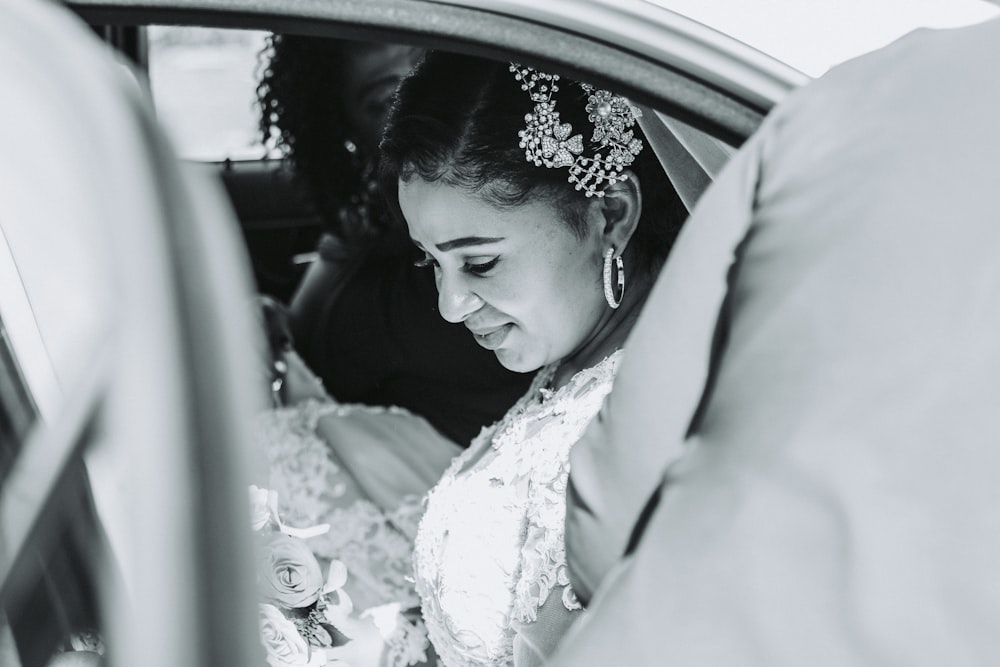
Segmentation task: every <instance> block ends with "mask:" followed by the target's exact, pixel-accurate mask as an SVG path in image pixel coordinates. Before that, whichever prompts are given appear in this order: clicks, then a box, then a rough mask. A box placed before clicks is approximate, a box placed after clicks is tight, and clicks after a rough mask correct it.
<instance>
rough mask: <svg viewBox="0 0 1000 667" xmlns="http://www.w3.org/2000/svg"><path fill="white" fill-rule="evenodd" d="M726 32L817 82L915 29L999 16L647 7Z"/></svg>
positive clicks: (884, 7)
mask: <svg viewBox="0 0 1000 667" xmlns="http://www.w3.org/2000/svg"><path fill="white" fill-rule="evenodd" d="M646 1H647V2H649V3H651V4H656V5H659V6H663V7H667V8H669V9H671V10H672V11H674V12H677V13H678V14H682V15H684V16H686V17H688V18H690V19H693V20H695V21H698V22H700V23H702V24H704V25H706V26H710V27H711V28H713V29H715V30H718V31H719V32H722V33H725V34H727V35H729V36H731V37H733V38H735V39H737V40H739V41H741V42H743V43H745V44H748V45H750V46H753V47H754V48H756V49H759V50H760V51H762V52H764V53H767V54H768V55H770V56H772V57H774V58H776V59H777V60H780V61H782V62H784V63H787V64H788V65H790V66H792V67H794V68H796V69H798V70H799V71H801V72H804V73H805V74H807V75H809V76H811V77H816V76H819V75H821V74H822V73H823V72H825V71H826V70H828V69H829V68H830V67H832V66H833V65H836V64H837V63H840V62H843V61H845V60H849V59H851V58H854V57H856V56H859V55H861V54H863V53H867V52H869V51H873V50H875V49H878V48H880V47H882V46H885V45H886V44H888V43H890V42H892V41H894V40H896V39H898V38H899V37H901V36H903V35H904V34H906V33H908V32H911V31H913V30H916V29H919V28H953V27H959V26H963V25H970V24H972V23H979V22H981V21H985V20H988V19H991V18H994V17H996V16H998V15H1000V7H998V6H997V4H996V3H994V2H987V1H985V0H947V1H942V0H810V2H802V1H801V0H752V1H748V0H714V1H713V2H704V0H646Z"/></svg>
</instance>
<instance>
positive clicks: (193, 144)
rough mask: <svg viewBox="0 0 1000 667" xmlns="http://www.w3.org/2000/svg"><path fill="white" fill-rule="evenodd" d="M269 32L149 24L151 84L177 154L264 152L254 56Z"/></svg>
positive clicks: (212, 157) (203, 156)
mask: <svg viewBox="0 0 1000 667" xmlns="http://www.w3.org/2000/svg"><path fill="white" fill-rule="evenodd" d="M267 35H268V33H266V32H261V31H253V30H229V29H221V28H200V27H188V26H150V27H149V28H148V31H147V36H148V41H149V52H148V63H149V82H150V88H151V91H152V95H153V103H154V105H155V108H156V113H157V116H158V117H159V119H160V121H161V123H162V124H163V125H164V126H165V127H166V129H167V132H168V134H169V135H170V137H171V138H172V139H173V141H174V147H175V149H176V151H177V152H178V153H179V155H180V156H181V157H182V158H186V159H190V160H199V161H222V160H227V159H228V160H254V159H260V158H262V157H266V156H268V153H269V151H268V149H267V148H265V146H264V144H263V142H262V141H261V138H260V136H259V135H260V131H259V130H258V129H257V128H258V111H257V104H256V99H257V97H256V89H257V78H258V76H257V74H258V71H257V69H258V61H259V58H258V55H259V54H260V52H261V50H262V49H263V48H264V46H265V44H266V39H267Z"/></svg>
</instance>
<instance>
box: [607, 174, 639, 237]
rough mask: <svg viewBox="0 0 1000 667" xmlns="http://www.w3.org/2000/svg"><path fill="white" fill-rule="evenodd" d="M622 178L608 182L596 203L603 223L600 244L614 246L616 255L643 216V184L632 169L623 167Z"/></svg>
mask: <svg viewBox="0 0 1000 667" xmlns="http://www.w3.org/2000/svg"><path fill="white" fill-rule="evenodd" d="M623 175H627V178H625V179H624V180H619V181H617V182H616V183H614V184H612V185H609V186H608V187H607V189H606V190H605V191H604V196H603V197H601V198H599V199H597V198H596V197H595V199H597V202H595V207H596V209H597V211H598V212H599V215H600V220H601V223H602V228H601V230H602V231H601V236H602V247H604V248H608V247H614V249H615V255H616V256H617V255H621V254H622V253H623V252H625V246H627V245H628V242H629V241H630V240H631V239H632V234H633V233H634V232H635V229H636V227H638V225H639V218H640V217H641V216H642V187H641V185H640V183H639V179H638V178H637V177H636V175H635V173H634V172H631V171H626V172H625V173H624V174H623Z"/></svg>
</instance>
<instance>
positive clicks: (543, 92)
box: [510, 63, 642, 197]
mask: <svg viewBox="0 0 1000 667" xmlns="http://www.w3.org/2000/svg"><path fill="white" fill-rule="evenodd" d="M510 71H511V72H512V73H513V74H514V78H515V79H517V80H518V81H520V82H521V90H523V91H525V92H527V93H528V96H529V97H530V98H531V101H532V102H534V104H535V107H534V110H533V111H532V112H531V113H529V114H525V116H524V123H525V127H524V129H523V130H520V131H518V133H517V136H519V137H520V138H521V140H520V142H519V143H518V145H519V146H520V147H521V148H523V149H524V157H525V159H526V160H527V161H528V162H532V163H534V164H535V165H536V166H539V167H548V168H549V169H554V168H560V167H569V182H570V183H572V184H573V185H574V186H575V187H576V189H577V190H581V191H583V193H584V194H585V195H587V196H588V197H593V196H597V197H603V196H604V190H605V188H607V187H608V186H609V185H614V184H615V183H617V182H618V181H623V180H625V179H626V178H627V177H628V174H626V173H625V170H626V169H627V168H628V167H629V165H631V164H632V162H633V160H635V156H636V155H638V154H639V151H641V150H642V140H641V139H639V138H637V137H636V136H635V133H634V132H633V130H632V129H631V128H632V127H633V126H634V125H635V121H636V118H639V117H640V116H642V111H641V110H640V109H638V108H637V107H635V106H632V104H631V103H630V102H629V101H628V100H627V99H626V98H624V97H622V96H621V95H615V94H613V93H612V92H610V91H608V90H603V89H598V88H594V86H591V85H589V84H586V83H579V84H577V85H579V86H580V87H581V88H583V90H584V92H586V93H587V95H588V98H587V106H586V110H587V120H589V121H590V122H591V123H593V124H594V133H593V135H592V136H591V138H590V143H591V144H592V145H593V149H592V150H593V155H592V156H587V155H584V152H585V151H586V146H585V145H584V140H583V135H582V134H580V133H577V134H573V126H572V125H571V124H570V123H561V122H559V112H558V111H556V102H555V99H554V95H555V94H556V93H557V92H558V91H559V84H558V82H559V75H558V74H546V73H544V72H539V71H538V70H536V69H532V68H530V67H524V66H522V65H518V64H516V63H511V66H510Z"/></svg>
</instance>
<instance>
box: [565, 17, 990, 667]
mask: <svg viewBox="0 0 1000 667" xmlns="http://www.w3.org/2000/svg"><path fill="white" fill-rule="evenodd" d="M998 45H1000V21H998V20H993V21H990V22H987V23H984V24H981V25H976V26H973V27H969V28H962V29H956V30H942V31H929V30H923V31H918V32H916V33H914V34H912V35H909V36H907V37H905V38H903V39H901V40H899V41H898V42H896V43H894V44H892V45H890V46H888V47H886V48H884V49H882V50H880V51H878V52H876V53H874V54H872V55H870V56H865V57H862V58H859V59H857V60H855V61H851V62H849V63H846V64H844V65H842V66H839V67H837V68H834V69H833V70H831V71H830V72H829V73H828V74H827V75H825V76H824V77H823V78H821V79H820V80H818V81H817V82H815V83H812V84H810V85H808V86H806V87H805V88H803V89H801V90H799V91H797V92H795V93H793V94H792V95H791V96H790V97H789V98H788V99H787V100H786V101H785V102H783V103H782V104H780V105H779V106H778V107H777V108H776V109H775V110H774V111H773V112H772V114H771V115H770V116H769V117H768V119H767V120H766V121H765V123H764V125H762V127H761V129H760V131H759V132H758V133H757V134H756V135H755V136H754V137H752V138H751V139H750V141H749V142H748V143H747V144H746V145H745V146H744V147H743V149H742V151H741V152H740V153H739V154H738V155H737V156H736V157H734V159H733V161H732V162H731V163H730V164H729V165H728V166H727V167H726V169H725V170H724V171H723V172H722V174H721V175H720V177H719V179H718V180H717V181H716V183H715V184H714V185H713V186H712V187H711V188H710V189H709V190H708V192H706V194H705V196H704V198H703V199H702V200H701V201H700V202H699V204H698V206H697V207H696V208H695V210H694V212H693V215H692V219H691V220H690V222H689V223H688V225H687V226H686V227H685V229H684V231H683V232H682V233H681V236H680V239H679V240H678V243H677V245H676V246H675V248H674V253H673V255H672V256H671V258H670V259H669V261H668V263H667V266H666V268H665V269H664V272H663V274H662V275H661V277H660V281H659V283H658V285H657V286H656V288H655V289H654V291H653V293H652V295H651V296H650V299H649V302H648V304H647V306H646V310H645V311H644V312H643V314H642V316H641V319H640V322H639V323H638V324H637V326H636V328H635V330H634V332H633V335H632V338H631V339H630V341H629V355H628V356H627V358H626V359H625V361H624V363H623V367H622V370H621V372H620V373H619V378H618V383H617V385H616V388H615V391H614V392H613V393H612V394H611V396H610V398H609V400H608V402H607V403H606V405H605V408H604V411H603V413H602V416H601V419H600V420H599V421H595V423H594V426H593V427H592V428H593V429H598V430H599V431H600V432H601V434H602V437H601V438H593V437H592V438H591V439H590V440H588V441H585V442H582V443H581V444H580V445H578V447H581V446H583V447H589V448H591V450H592V451H594V452H597V454H596V456H595V458H600V457H604V458H605V459H608V460H617V461H618V462H619V463H618V465H617V467H616V468H615V469H613V470H609V471H606V474H605V476H604V478H603V479H602V480H601V482H602V483H603V484H604V488H598V489H590V492H591V493H592V494H594V495H593V496H592V497H587V496H584V498H583V504H582V505H581V506H582V507H584V508H587V507H589V508H590V509H591V510H594V517H595V518H594V521H595V522H596V527H595V526H593V525H592V526H590V527H589V530H590V531H591V532H589V533H588V532H585V531H583V532H581V531H580V530H576V532H575V533H574V532H573V530H574V526H575V525H576V524H574V522H573V518H572V514H573V511H574V510H573V509H572V508H571V510H570V523H569V524H568V527H567V540H568V547H567V548H568V550H570V554H569V555H570V564H571V566H573V564H574V562H575V563H576V568H577V569H576V572H575V578H576V579H581V580H584V581H589V582H591V583H594V582H601V581H602V580H603V583H601V584H600V588H599V589H598V590H597V593H596V595H595V597H594V598H593V600H591V603H590V605H589V610H590V613H589V614H588V615H587V616H586V617H585V618H584V620H583V622H581V623H580V624H578V625H577V626H576V627H575V628H574V631H573V632H572V633H571V634H570V635H569V636H568V637H567V638H566V640H565V641H564V643H563V645H562V651H561V653H560V654H559V656H558V657H557V658H556V659H555V660H554V661H553V663H552V664H553V665H558V666H560V667H561V666H563V665H581V664H587V665H590V664H595V665H596V664H629V665H652V664H662V663H663V662H664V661H665V660H666V661H670V662H673V663H676V664H684V665H718V664H741V665H748V664H760V665H784V664H795V665H799V664H834V665H847V664H865V665H874V664H906V665H940V664H997V663H998V662H1000V644H998V642H997V641H996V639H995V633H994V628H996V627H997V625H998V624H1000V586H998V585H997V583H996V582H997V577H996V573H995V564H996V563H997V562H998V561H1000V530H998V529H1000V502H998V500H1000V491H998V487H997V483H996V480H997V479H998V477H1000V451H998V450H997V448H996V446H995V443H996V442H997V440H998V438H1000V412H998V411H997V409H996V400H997V397H998V396H1000V344H998V343H997V340H998V337H997V333H996V332H997V331H998V329H1000V225H998V224H997V221H998V212H1000V189H998V188H997V187H996V183H997V180H998V177H1000V167H998V164H1000V163H998V161H997V156H998V155H1000V124H998V123H997V122H996V119H997V118H998V117H1000V87H998V86H997V83H996V76H995V72H994V71H993V70H992V68H990V67H989V66H988V63H993V62H996V60H997V58H998V57H1000V46H998ZM678 323H679V324H678ZM665 349H666V350H667V352H664V350H665ZM706 361H707V364H706ZM677 405H680V406H683V407H685V408H686V411H684V412H681V411H678V410H677V409H676V406H677ZM580 451H581V453H582V452H583V451H585V450H580ZM637 454H639V455H641V456H649V457H657V456H659V457H660V458H659V459H658V460H656V461H651V460H643V459H641V458H637ZM577 455H578V452H577V451H574V460H573V472H574V474H576V473H577V472H578V470H579V469H578V467H577V461H578V456H577ZM668 457H669V458H675V459H676V462H675V463H674V464H673V465H671V466H670V467H669V468H668V469H667V471H666V475H665V477H664V478H663V482H662V485H661V486H660V488H659V492H658V493H659V494H660V497H659V500H658V502H657V501H656V500H654V501H653V502H652V503H651V504H650V505H649V509H650V510H652V514H651V516H650V518H649V520H648V523H644V521H640V523H639V526H638V527H637V530H636V532H635V533H634V534H633V536H632V537H633V540H632V541H633V542H634V543H637V544H633V547H634V549H632V550H631V553H630V554H629V555H628V556H627V557H626V559H625V560H624V561H623V562H621V563H619V564H618V565H616V566H615V567H614V568H613V569H611V570H610V573H607V572H606V571H605V570H604V569H602V568H604V567H606V564H607V560H606V559H603V560H602V559H601V558H598V559H596V560H597V561H600V562H596V563H595V559H592V558H591V557H590V555H589V553H588V551H587V548H588V547H591V546H592V547H593V548H594V549H596V550H598V551H599V550H602V549H603V548H604V546H603V542H602V541H607V537H606V536H605V534H604V533H603V532H602V530H606V531H608V533H609V534H611V533H614V534H615V537H616V538H617V537H618V533H619V532H621V531H620V530H618V529H617V528H616V527H615V526H617V525H619V524H624V526H631V525H633V524H634V523H635V521H636V519H637V518H638V509H639V508H638V507H632V508H630V509H632V510H633V513H632V514H630V515H624V514H614V513H613V512H610V511H609V512H608V513H607V514H603V515H602V514H601V513H600V511H601V509H602V508H604V509H607V508H608V507H612V508H613V507H615V505H614V504H613V503H610V502H609V503H607V504H606V505H605V504H602V503H601V501H602V498H601V494H602V493H603V494H605V495H606V496H607V495H610V494H613V493H614V492H615V490H617V489H621V488H624V485H626V484H630V483H632V475H631V473H630V470H633V471H634V470H640V471H641V470H642V469H644V468H645V467H648V466H649V465H650V464H651V462H652V463H653V464H655V465H662V464H664V463H665V462H666V461H667V460H668ZM650 490H651V489H650ZM595 508H596V509H595ZM575 511H579V507H578V508H577V510H575ZM584 514H586V511H584ZM602 526H603V528H602ZM576 528H577V529H578V528H579V525H576ZM623 530H625V536H627V533H628V531H627V529H623ZM574 535H575V539H576V542H575V543H574V541H573V540H574ZM623 542H624V539H623ZM612 543H613V544H617V542H616V541H614V540H612ZM574 550H575V555H574V553H573V551H574ZM615 556H617V554H613V555H612V560H613V558H614V557H615Z"/></svg>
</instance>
